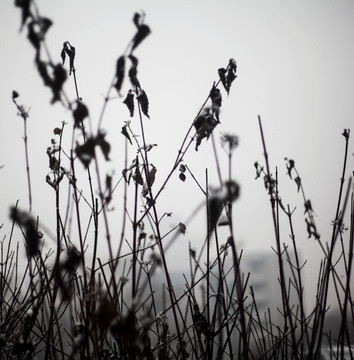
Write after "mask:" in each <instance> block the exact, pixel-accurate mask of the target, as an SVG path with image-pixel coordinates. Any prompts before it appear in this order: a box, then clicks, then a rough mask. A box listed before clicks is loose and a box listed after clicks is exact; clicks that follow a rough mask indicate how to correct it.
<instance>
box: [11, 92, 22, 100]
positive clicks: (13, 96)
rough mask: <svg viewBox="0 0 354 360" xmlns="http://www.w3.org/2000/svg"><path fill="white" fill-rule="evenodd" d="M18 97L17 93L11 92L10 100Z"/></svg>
mask: <svg viewBox="0 0 354 360" xmlns="http://www.w3.org/2000/svg"><path fill="white" fill-rule="evenodd" d="M19 96H20V95H19V94H18V92H17V91H15V90H14V91H13V92H12V99H16V98H18V97H19Z"/></svg>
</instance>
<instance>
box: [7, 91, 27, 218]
mask: <svg viewBox="0 0 354 360" xmlns="http://www.w3.org/2000/svg"><path fill="white" fill-rule="evenodd" d="M18 96H19V95H18V93H17V92H16V91H13V92H12V101H13V103H14V104H15V105H16V107H17V110H18V115H19V116H21V117H22V119H23V127H24V129H23V132H24V134H23V141H24V143H25V157H26V173H27V186H28V203H29V211H30V212H32V189H31V176H30V167H29V155H28V137H27V119H28V117H29V114H28V111H27V110H26V109H25V107H24V106H23V105H18V104H17V102H16V98H17V97H18Z"/></svg>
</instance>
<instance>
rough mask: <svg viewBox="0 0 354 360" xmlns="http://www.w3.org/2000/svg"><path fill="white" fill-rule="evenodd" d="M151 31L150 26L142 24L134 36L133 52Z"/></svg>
mask: <svg viewBox="0 0 354 360" xmlns="http://www.w3.org/2000/svg"><path fill="white" fill-rule="evenodd" d="M150 33H151V30H150V28H149V27H148V26H147V25H145V24H143V25H140V26H139V28H138V31H137V33H136V34H135V36H134V37H133V40H132V42H133V45H132V49H131V53H132V52H133V51H134V50H135V49H136V48H137V46H138V45H139V44H140V43H141V42H142V41H143V40H144V39H145V38H146V37H147V36H148V35H149V34H150Z"/></svg>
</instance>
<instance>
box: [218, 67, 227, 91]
mask: <svg viewBox="0 0 354 360" xmlns="http://www.w3.org/2000/svg"><path fill="white" fill-rule="evenodd" d="M218 74H219V78H220V81H221V83H222V84H223V86H224V88H225V90H226V91H228V89H227V84H226V70H225V69H224V68H220V69H219V70H218Z"/></svg>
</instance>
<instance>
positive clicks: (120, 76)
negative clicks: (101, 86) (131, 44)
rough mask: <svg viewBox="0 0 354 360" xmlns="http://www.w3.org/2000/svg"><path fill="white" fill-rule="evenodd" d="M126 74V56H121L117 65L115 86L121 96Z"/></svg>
mask: <svg viewBox="0 0 354 360" xmlns="http://www.w3.org/2000/svg"><path fill="white" fill-rule="evenodd" d="M124 74H125V56H120V57H119V58H118V60H117V67H116V78H117V81H116V83H115V84H114V87H115V88H116V90H117V92H118V95H119V96H121V95H120V89H121V88H122V84H123V80H124Z"/></svg>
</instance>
